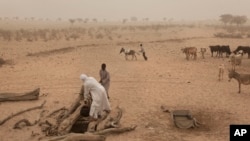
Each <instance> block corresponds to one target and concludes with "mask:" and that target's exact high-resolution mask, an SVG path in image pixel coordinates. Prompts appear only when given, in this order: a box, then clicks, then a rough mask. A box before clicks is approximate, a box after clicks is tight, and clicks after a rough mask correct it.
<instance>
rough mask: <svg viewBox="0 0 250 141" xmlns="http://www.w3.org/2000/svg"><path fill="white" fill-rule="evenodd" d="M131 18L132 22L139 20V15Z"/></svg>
mask: <svg viewBox="0 0 250 141" xmlns="http://www.w3.org/2000/svg"><path fill="white" fill-rule="evenodd" d="M130 20H131V21H132V22H137V20H138V19H137V17H131V18H130Z"/></svg>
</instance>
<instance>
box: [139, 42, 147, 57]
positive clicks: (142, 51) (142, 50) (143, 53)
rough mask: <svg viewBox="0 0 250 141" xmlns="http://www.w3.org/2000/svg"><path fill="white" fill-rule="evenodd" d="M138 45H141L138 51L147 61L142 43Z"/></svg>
mask: <svg viewBox="0 0 250 141" xmlns="http://www.w3.org/2000/svg"><path fill="white" fill-rule="evenodd" d="M140 47H141V50H140V52H141V53H142V55H143V58H144V60H145V61H147V60H148V57H147V56H146V52H145V50H144V48H143V46H142V44H140Z"/></svg>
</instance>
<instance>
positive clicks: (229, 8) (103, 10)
mask: <svg viewBox="0 0 250 141" xmlns="http://www.w3.org/2000/svg"><path fill="white" fill-rule="evenodd" d="M221 14H232V15H245V16H247V17H248V18H250V0H0V17H15V16H18V17H20V18H25V17H36V18H50V19H57V18H62V19H69V18H82V19H85V18H90V19H92V18H96V19H98V20H99V19H100V20H102V19H107V20H113V19H118V20H122V19H124V18H128V19H129V18H130V17H132V16H135V17H137V18H139V19H141V18H149V19H151V20H153V19H158V20H162V19H163V18H164V17H166V18H167V19H171V18H173V19H175V20H204V19H219V16H220V15H221Z"/></svg>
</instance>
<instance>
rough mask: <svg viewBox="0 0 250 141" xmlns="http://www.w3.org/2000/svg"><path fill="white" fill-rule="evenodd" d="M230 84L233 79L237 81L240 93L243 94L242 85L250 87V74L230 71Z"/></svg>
mask: <svg viewBox="0 0 250 141" xmlns="http://www.w3.org/2000/svg"><path fill="white" fill-rule="evenodd" d="M228 77H229V80H228V81H229V82H230V81H231V79H232V78H234V79H236V80H237V81H238V84H239V93H240V92H241V84H244V85H250V74H240V73H237V72H236V71H235V70H228Z"/></svg>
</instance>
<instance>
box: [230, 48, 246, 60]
mask: <svg viewBox="0 0 250 141" xmlns="http://www.w3.org/2000/svg"><path fill="white" fill-rule="evenodd" d="M240 51H242V52H243V54H246V53H247V54H248V57H247V58H248V59H250V47H249V46H238V47H237V48H236V49H235V50H234V51H233V53H234V54H237V53H238V52H240ZM243 54H242V55H243Z"/></svg>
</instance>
